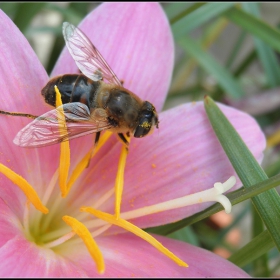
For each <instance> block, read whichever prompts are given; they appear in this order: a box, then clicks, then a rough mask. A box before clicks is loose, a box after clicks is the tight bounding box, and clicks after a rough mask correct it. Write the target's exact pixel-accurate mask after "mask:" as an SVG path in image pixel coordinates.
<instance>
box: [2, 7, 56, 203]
mask: <svg viewBox="0 0 280 280" xmlns="http://www.w3.org/2000/svg"><path fill="white" fill-rule="evenodd" d="M0 26H1V30H2V32H1V33H0V48H1V54H0V65H2V67H1V68H0V76H1V80H0V87H1V95H0V104H1V107H0V109H1V110H6V111H12V112H24V113H30V114H33V115H41V114H43V113H44V112H46V111H47V110H49V109H50V107H49V106H47V105H46V104H45V102H44V100H43V98H42V96H41V94H40V92H41V88H42V87H43V86H44V85H45V83H46V82H47V81H48V76H47V74H46V72H45V70H44V68H43V66H42V65H41V63H40V62H39V60H38V58H37V57H36V55H35V53H34V51H33V50H32V48H31V46H30V45H29V43H28V42H27V40H26V39H25V37H24V36H23V35H22V33H21V32H20V31H19V30H18V28H17V27H16V26H15V25H14V23H13V22H12V21H11V20H10V19H9V18H8V17H7V16H6V15H5V14H4V13H3V12H2V11H0ZM0 120H1V131H2V133H1V134H0V162H1V163H2V164H4V165H6V166H8V167H9V168H11V169H12V170H14V171H16V172H17V173H19V174H20V175H21V176H23V177H24V178H26V179H27V181H29V182H32V183H33V184H34V185H36V187H37V190H40V189H41V190H43V189H44V188H45V186H46V185H45V184H46V183H48V182H49V180H50V176H51V174H52V173H53V172H54V169H55V167H56V166H57V159H58V157H57V155H58V154H57V153H54V151H55V150H57V148H58V147H57V148H53V147H52V148H43V149H40V150H37V149H24V148H20V147H18V146H16V145H15V144H14V143H13V139H14V137H15V135H16V134H17V133H18V131H19V130H20V129H21V128H23V127H24V126H25V125H26V124H28V123H29V122H30V121H31V120H30V119H28V118H22V117H12V116H5V115H2V114H1V115H0ZM45 162H48V163H52V164H48V165H46V164H45ZM0 180H1V185H0V187H1V193H3V188H5V192H6V191H7V192H10V194H11V192H13V191H12V190H10V189H12V188H15V189H16V187H14V186H13V185H12V184H11V183H10V181H9V180H7V179H6V177H5V176H3V175H2V174H0ZM16 193H17V194H16ZM14 194H15V195H14V196H13V198H14V199H15V196H19V197H20V200H21V201H22V198H24V196H22V193H21V192H20V191H17V192H15V193H14ZM11 198H12V197H11ZM8 204H9V205H11V204H12V203H8Z"/></svg>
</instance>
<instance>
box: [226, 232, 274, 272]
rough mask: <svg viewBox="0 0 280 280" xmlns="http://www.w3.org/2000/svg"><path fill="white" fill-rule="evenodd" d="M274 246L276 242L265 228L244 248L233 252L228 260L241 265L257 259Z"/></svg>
mask: <svg viewBox="0 0 280 280" xmlns="http://www.w3.org/2000/svg"><path fill="white" fill-rule="evenodd" d="M273 247H274V242H273V240H272V239H271V236H270V234H269V232H268V230H264V231H263V232H262V233H261V234H259V235H258V236H256V237H255V238H254V239H252V240H251V241H250V242H249V243H248V244H246V245H245V246H244V247H243V248H241V249H240V250H238V251H237V252H236V253H234V254H232V255H231V256H230V257H229V258H228V260H229V261H231V262H232V263H234V264H236V265H237V266H239V267H243V266H245V265H246V264H249V263H251V262H252V261H254V260H256V259H257V258H259V257H260V256H262V255H263V254H265V253H266V252H268V251H269V250H271V249H272V248H273Z"/></svg>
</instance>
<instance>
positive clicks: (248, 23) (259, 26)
mask: <svg viewBox="0 0 280 280" xmlns="http://www.w3.org/2000/svg"><path fill="white" fill-rule="evenodd" d="M224 15H225V16H226V17H227V18H228V19H230V20H231V21H232V22H234V23H235V24H237V25H239V26H241V27H242V28H243V29H244V30H247V31H248V32H249V33H252V34H253V35H255V36H257V37H258V38H259V39H261V40H263V41H264V42H266V43H267V44H268V45H269V46H271V47H272V48H274V49H276V50H278V51H280V31H279V30H277V29H276V28H274V27H272V26H270V25H269V24H267V23H266V22H264V21H262V20H260V19H258V18H256V17H254V16H252V15H250V14H248V13H246V12H244V11H242V10H240V9H238V8H236V7H233V8H231V9H230V10H229V11H226V12H225V13H224Z"/></svg>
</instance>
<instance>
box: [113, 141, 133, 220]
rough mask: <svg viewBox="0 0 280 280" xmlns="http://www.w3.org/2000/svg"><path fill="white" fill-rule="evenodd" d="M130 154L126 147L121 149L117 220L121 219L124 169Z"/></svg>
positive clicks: (117, 184) (117, 178)
mask: <svg viewBox="0 0 280 280" xmlns="http://www.w3.org/2000/svg"><path fill="white" fill-rule="evenodd" d="M127 141H128V142H129V141H130V138H129V137H128V138H127ZM127 154H128V149H127V146H126V145H123V146H122V149H121V155H120V160H119V165H118V173H117V177H116V183H115V194H116V202H115V203H116V205H115V216H116V219H119V217H120V211H121V202H122V193H123V184H124V168H125V164H126V158H127Z"/></svg>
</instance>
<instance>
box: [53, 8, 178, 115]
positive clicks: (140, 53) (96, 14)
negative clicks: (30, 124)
mask: <svg viewBox="0 0 280 280" xmlns="http://www.w3.org/2000/svg"><path fill="white" fill-rule="evenodd" d="M79 28H81V30H83V31H84V32H85V34H86V35H87V36H88V37H89V39H90V40H91V41H92V42H93V44H94V45H95V46H96V47H97V48H98V50H99V51H100V52H101V54H102V56H103V57H104V58H105V59H106V61H107V62H108V64H109V65H110V66H111V67H112V69H113V71H114V72H115V73H116V74H117V76H118V77H119V79H121V80H124V86H125V87H126V88H127V89H129V90H131V91H133V92H134V93H135V94H137V95H139V96H140V97H141V98H143V99H144V100H149V101H150V102H152V103H153V104H154V105H155V106H156V108H157V110H158V111H160V110H161V108H162V106H163V102H164V100H165V96H166V94H167V90H168V87H169V84H170V80H171V74H172V69H173V60H174V46H173V39H172V34H171V31H170V27H169V23H168V20H167V18H166V15H165V14H164V12H163V10H162V8H161V6H160V5H159V4H158V3H136V2H134V3H103V4H101V5H100V6H99V7H97V8H96V9H95V10H94V11H93V12H92V13H90V14H89V15H88V16H87V17H86V18H85V19H84V20H83V21H82V23H81V24H80V25H79ZM66 73H78V69H77V66H76V64H75V63H74V61H73V59H72V58H71V57H70V54H69V52H68V50H66V49H64V50H63V52H62V54H61V56H60V58H59V60H58V62H57V64H56V66H55V68H54V70H53V73H52V75H53V76H54V75H58V74H66Z"/></svg>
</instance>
